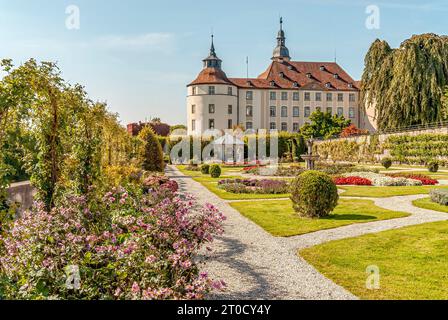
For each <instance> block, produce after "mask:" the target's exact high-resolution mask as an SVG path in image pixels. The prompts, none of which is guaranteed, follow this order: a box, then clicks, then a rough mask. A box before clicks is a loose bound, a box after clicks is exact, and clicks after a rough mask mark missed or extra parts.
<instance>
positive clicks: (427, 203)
mask: <svg viewBox="0 0 448 320" xmlns="http://www.w3.org/2000/svg"><path fill="white" fill-rule="evenodd" d="M412 204H413V205H414V206H416V207H419V208H423V209H429V210H434V211H441V212H447V213H448V206H444V205H441V204H438V203H435V202H432V201H431V198H423V199H418V200H415V201H414V202H412Z"/></svg>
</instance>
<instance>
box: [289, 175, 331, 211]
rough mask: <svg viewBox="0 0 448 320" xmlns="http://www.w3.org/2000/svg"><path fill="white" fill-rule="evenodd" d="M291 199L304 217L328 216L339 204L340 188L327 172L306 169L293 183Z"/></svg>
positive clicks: (295, 208) (296, 209)
mask: <svg viewBox="0 0 448 320" xmlns="http://www.w3.org/2000/svg"><path fill="white" fill-rule="evenodd" d="M291 200H292V202H293V207H294V210H295V211H296V212H297V213H298V214H299V215H300V216H302V217H307V218H321V217H326V216H328V215H329V214H330V213H331V212H332V211H333V210H334V208H336V206H337V204H338V200H339V195H338V188H337V187H336V185H335V183H334V182H333V179H331V177H330V176H329V175H327V174H326V173H323V172H320V171H313V170H311V171H306V172H304V173H302V174H300V175H299V176H297V177H296V178H295V179H294V180H293V182H292V183H291Z"/></svg>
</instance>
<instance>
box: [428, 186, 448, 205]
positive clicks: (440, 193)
mask: <svg viewBox="0 0 448 320" xmlns="http://www.w3.org/2000/svg"><path fill="white" fill-rule="evenodd" d="M429 195H430V197H431V200H432V201H433V202H435V203H438V204H441V205H443V206H448V190H446V189H445V190H444V189H434V190H431V191H430V193H429Z"/></svg>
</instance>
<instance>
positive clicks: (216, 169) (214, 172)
mask: <svg viewBox="0 0 448 320" xmlns="http://www.w3.org/2000/svg"><path fill="white" fill-rule="evenodd" d="M210 176H211V177H212V178H219V177H220V176H221V167H220V166H219V164H212V165H211V166H210Z"/></svg>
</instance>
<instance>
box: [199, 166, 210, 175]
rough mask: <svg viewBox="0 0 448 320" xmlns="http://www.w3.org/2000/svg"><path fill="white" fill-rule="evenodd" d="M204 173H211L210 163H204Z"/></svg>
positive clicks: (202, 169) (202, 170)
mask: <svg viewBox="0 0 448 320" xmlns="http://www.w3.org/2000/svg"><path fill="white" fill-rule="evenodd" d="M201 172H202V174H210V165H209V164H203V165H202V167H201Z"/></svg>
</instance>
